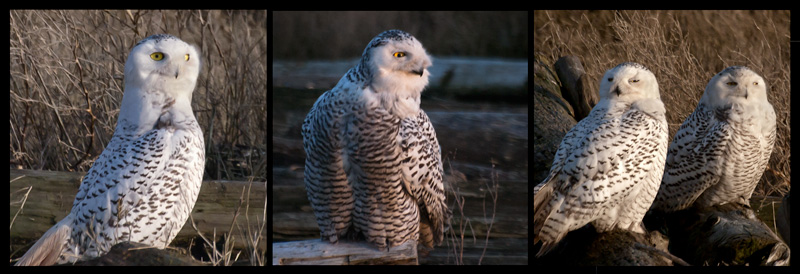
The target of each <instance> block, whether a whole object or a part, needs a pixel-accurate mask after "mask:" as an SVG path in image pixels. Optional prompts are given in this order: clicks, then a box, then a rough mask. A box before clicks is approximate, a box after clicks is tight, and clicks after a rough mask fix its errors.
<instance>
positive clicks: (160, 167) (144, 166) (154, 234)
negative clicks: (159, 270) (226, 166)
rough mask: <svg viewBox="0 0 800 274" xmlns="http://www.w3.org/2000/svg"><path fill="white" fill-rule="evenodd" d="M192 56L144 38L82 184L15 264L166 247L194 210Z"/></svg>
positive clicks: (199, 136)
mask: <svg viewBox="0 0 800 274" xmlns="http://www.w3.org/2000/svg"><path fill="white" fill-rule="evenodd" d="M199 57H200V56H198V54H197V49H196V48H195V47H193V46H190V45H189V44H186V43H185V42H183V41H181V40H180V39H178V38H177V37H174V36H171V35H164V34H160V35H153V36H150V37H148V38H145V39H144V40H142V41H141V42H139V43H138V44H136V46H135V47H134V48H133V49H132V50H131V53H130V54H129V55H128V59H127V61H126V63H125V79H124V81H125V91H124V94H123V98H122V104H121V106H120V114H119V118H118V119H117V126H116V128H115V130H114V135H113V136H112V137H111V140H110V141H109V142H108V145H107V146H106V147H105V149H104V150H103V153H102V154H100V156H99V157H98V158H97V160H96V161H95V162H94V163H93V164H92V167H91V168H90V169H89V172H87V173H86V176H85V177H84V178H83V181H82V182H81V185H80V189H79V190H78V193H77V195H76V196H75V201H74V202H73V205H72V210H71V211H70V213H69V214H68V215H67V216H66V217H64V219H63V220H61V221H59V222H58V223H57V224H56V225H55V226H53V227H52V228H51V229H50V230H48V231H47V232H46V233H45V234H44V236H42V238H41V239H39V240H38V241H37V242H36V244H34V245H33V247H31V248H30V249H29V250H28V252H26V253H25V255H23V256H22V258H20V260H19V261H18V262H17V265H51V264H56V263H59V264H62V263H71V262H75V261H77V260H84V259H90V258H93V257H97V256H100V255H103V254H105V253H106V252H108V250H109V249H110V248H111V246H113V245H114V244H116V243H119V242H123V241H131V242H137V243H143V244H147V245H150V246H153V247H156V248H162V249H163V248H165V247H166V246H167V245H168V244H169V243H170V242H172V240H173V239H174V238H175V236H177V234H178V232H179V231H180V230H181V227H183V224H184V223H186V220H187V219H188V218H189V214H190V213H191V211H192V208H193V207H194V204H195V201H196V200H197V195H198V193H199V192H200V185H201V184H202V180H203V170H204V166H205V146H204V141H203V132H202V130H201V129H200V126H199V125H198V123H197V120H196V119H195V117H194V113H193V112H192V108H191V98H192V97H191V95H192V92H193V90H194V85H195V81H196V80H197V76H198V73H199Z"/></svg>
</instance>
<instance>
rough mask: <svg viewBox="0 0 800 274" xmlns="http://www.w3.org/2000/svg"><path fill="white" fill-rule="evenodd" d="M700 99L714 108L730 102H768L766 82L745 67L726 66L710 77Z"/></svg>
mask: <svg viewBox="0 0 800 274" xmlns="http://www.w3.org/2000/svg"><path fill="white" fill-rule="evenodd" d="M700 101H701V102H704V103H707V104H709V105H710V106H712V107H714V108H725V107H729V106H730V105H731V104H739V105H754V104H762V103H766V104H769V103H768V102H767V84H766V83H765V82H764V78H761V76H759V75H758V74H757V73H755V72H753V70H751V69H749V68H747V67H744V66H732V67H728V68H726V69H724V70H722V71H721V72H719V73H717V74H716V75H714V77H712V78H711V81H709V82H708V85H706V90H705V92H703V97H702V98H701V99H700Z"/></svg>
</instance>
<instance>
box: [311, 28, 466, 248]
mask: <svg viewBox="0 0 800 274" xmlns="http://www.w3.org/2000/svg"><path fill="white" fill-rule="evenodd" d="M429 66H431V59H430V57H429V56H428V54H427V53H426V51H425V49H424V48H423V47H422V44H420V42H419V41H418V40H417V39H416V38H414V37H413V36H411V35H410V34H408V33H406V32H403V31H399V30H388V31H385V32H383V33H381V34H379V35H378V36H376V37H375V38H374V39H372V41H371V42H369V44H368V45H367V47H366V49H364V52H363V54H362V56H361V60H360V62H359V63H358V64H357V65H356V66H355V67H353V68H351V69H350V70H349V71H348V72H347V74H345V75H344V76H343V77H342V78H341V80H339V83H338V84H336V86H335V87H334V88H333V89H331V90H329V91H326V92H325V93H324V94H322V96H320V97H319V99H318V100H317V101H316V103H314V106H313V107H312V108H311V111H309V113H308V116H306V119H305V121H304V122H303V129H302V134H303V147H304V149H305V152H306V162H305V172H304V181H305V185H306V190H307V193H308V200H309V201H310V202H311V206H312V208H313V209H314V214H315V215H316V220H317V224H318V225H319V228H320V231H321V236H322V239H323V240H327V241H330V242H333V243H335V242H337V241H338V240H339V239H342V238H364V239H366V241H367V242H370V243H372V244H374V245H376V246H378V247H380V248H387V247H392V246H397V245H400V244H402V243H404V242H406V241H408V240H415V241H417V242H418V243H420V244H422V245H424V246H426V247H433V246H434V245H438V244H440V243H441V242H442V239H443V237H444V230H445V227H446V226H445V223H446V222H447V220H448V218H449V216H450V212H449V211H448V209H447V205H446V204H445V193H444V186H443V184H442V162H441V149H440V147H439V143H438V140H437V139H436V132H435V131H434V129H433V125H432V124H431V122H430V120H429V119H428V115H426V114H425V112H424V111H422V109H420V93H421V92H422V90H423V89H424V88H425V86H426V85H427V84H428V77H429V76H430V73H429V72H428V70H427V68H428V67H429Z"/></svg>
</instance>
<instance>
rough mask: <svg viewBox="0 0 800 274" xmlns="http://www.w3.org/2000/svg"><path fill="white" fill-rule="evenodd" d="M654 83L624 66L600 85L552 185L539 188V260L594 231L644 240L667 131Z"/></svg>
mask: <svg viewBox="0 0 800 274" xmlns="http://www.w3.org/2000/svg"><path fill="white" fill-rule="evenodd" d="M665 114H666V110H665V109H664V104H663V103H662V102H661V97H660V94H659V90H658V83H657V82H656V78H655V75H653V73H652V72H650V70H648V69H647V68H645V67H644V66H642V65H640V64H637V63H630V62H628V63H622V64H620V65H618V66H616V67H614V68H612V69H610V70H608V71H606V73H605V75H604V76H603V78H602V79H600V101H599V102H598V103H597V105H595V106H594V108H593V109H592V111H591V112H590V113H589V116H587V117H586V118H584V119H583V120H581V121H580V122H578V124H576V125H575V127H573V128H572V129H571V130H570V131H569V132H568V133H567V135H566V136H564V139H563V140H562V141H561V145H559V148H558V151H556V155H555V159H553V166H552V167H551V169H550V174H549V175H548V177H547V178H546V179H545V180H544V181H543V182H542V183H540V184H539V185H537V186H536V187H535V188H534V191H533V195H534V205H533V208H534V217H533V222H534V225H533V233H534V244H536V243H538V242H539V241H541V242H542V248H541V249H540V251H539V253H538V254H537V255H536V256H537V257H540V256H542V255H544V254H546V253H547V252H549V251H550V250H551V249H552V248H554V247H555V246H556V244H557V243H558V242H559V241H561V239H562V238H563V237H564V236H565V235H567V233H568V232H570V231H573V230H576V229H578V228H581V227H583V226H584V225H586V224H589V223H591V224H593V225H594V227H595V229H596V230H597V231H598V232H604V231H609V230H612V229H615V228H619V229H624V230H630V231H634V232H639V233H644V230H643V228H642V224H641V222H642V218H643V217H644V214H645V212H647V209H648V208H650V205H651V203H652V202H653V199H654V198H655V195H656V192H657V191H658V186H659V184H660V182H661V175H662V174H663V171H664V158H665V157H666V153H667V143H668V140H669V139H668V131H667V120H666V116H665Z"/></svg>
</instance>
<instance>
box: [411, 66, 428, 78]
mask: <svg viewBox="0 0 800 274" xmlns="http://www.w3.org/2000/svg"><path fill="white" fill-rule="evenodd" d="M411 72H413V73H414V74H417V75H419V77H422V74H423V73H425V69H424V68H423V69H418V70H412V71H411Z"/></svg>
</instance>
